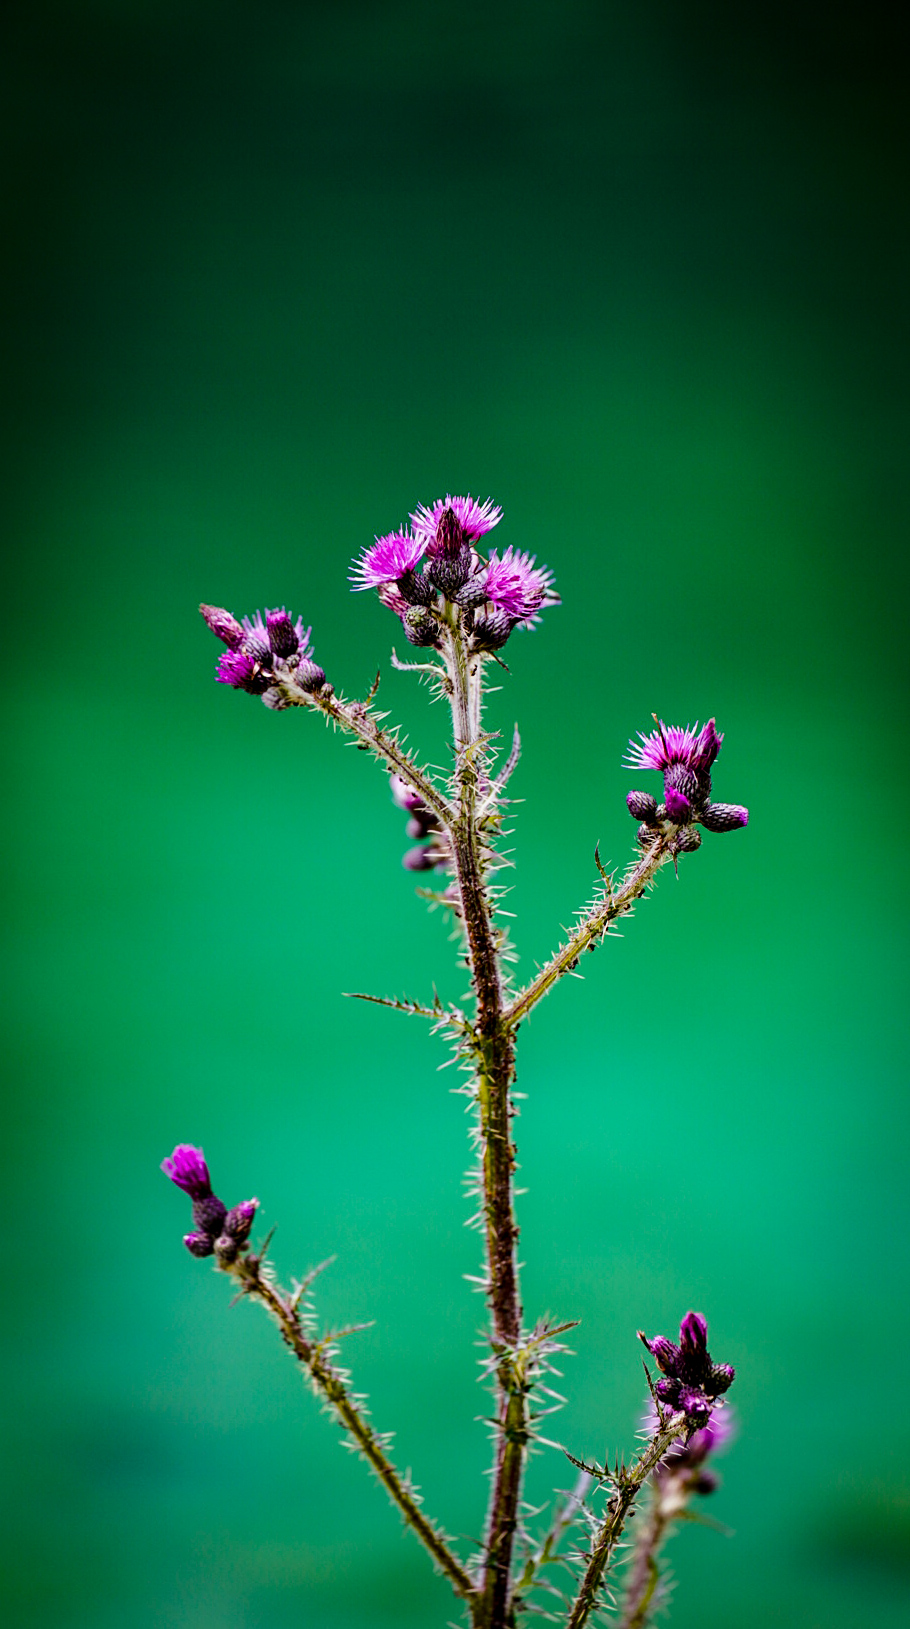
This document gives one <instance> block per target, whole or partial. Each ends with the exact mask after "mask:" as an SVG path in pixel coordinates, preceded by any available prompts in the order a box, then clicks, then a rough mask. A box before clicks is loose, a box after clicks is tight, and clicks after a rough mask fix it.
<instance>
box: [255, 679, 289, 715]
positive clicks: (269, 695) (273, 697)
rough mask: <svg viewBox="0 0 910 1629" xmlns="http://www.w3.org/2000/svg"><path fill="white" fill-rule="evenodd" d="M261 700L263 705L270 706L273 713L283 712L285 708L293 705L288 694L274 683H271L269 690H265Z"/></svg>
mask: <svg viewBox="0 0 910 1629" xmlns="http://www.w3.org/2000/svg"><path fill="white" fill-rule="evenodd" d="M261 700H262V705H263V707H268V708H269V710H270V712H273V713H283V712H284V711H285V708H287V707H290V706H291V703H290V702H289V701H288V698H287V696H285V695H284V694H283V693H282V691H280V690H279V689H278V688H277V686H275V685H274V684H270V685H269V688H268V690H263V692H262V697H261Z"/></svg>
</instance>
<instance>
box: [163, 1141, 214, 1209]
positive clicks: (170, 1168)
mask: <svg viewBox="0 0 910 1629" xmlns="http://www.w3.org/2000/svg"><path fill="white" fill-rule="evenodd" d="M161 1169H162V1171H163V1172H164V1174H165V1176H167V1177H170V1179H171V1181H172V1182H173V1183H175V1184H176V1186H177V1187H178V1188H182V1189H183V1191H184V1193H188V1194H189V1196H190V1198H191V1199H209V1198H210V1197H211V1193H212V1184H211V1179H210V1177H209V1168H208V1166H207V1165H206V1163H205V1155H204V1154H203V1152H202V1149H201V1148H194V1147H193V1144H192V1143H178V1144H177V1147H176V1148H175V1149H174V1152H173V1154H169V1155H168V1157H167V1159H164V1160H162V1161H161Z"/></svg>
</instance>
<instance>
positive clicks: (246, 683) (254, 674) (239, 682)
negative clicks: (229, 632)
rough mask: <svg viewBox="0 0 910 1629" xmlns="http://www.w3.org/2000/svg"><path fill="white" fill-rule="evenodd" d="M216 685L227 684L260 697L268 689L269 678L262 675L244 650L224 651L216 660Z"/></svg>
mask: <svg viewBox="0 0 910 1629" xmlns="http://www.w3.org/2000/svg"><path fill="white" fill-rule="evenodd" d="M215 680H216V683H218V684H229V685H231V686H232V687H233V688H234V689H235V690H246V691H248V692H249V694H250V695H251V696H261V695H263V694H264V692H265V691H266V690H268V688H269V684H270V678H269V676H268V675H267V674H265V673H263V671H262V666H261V664H260V662H259V661H258V659H257V658H256V657H255V656H250V655H249V654H248V652H247V651H245V650H226V651H225V653H224V655H223V656H219V658H218V670H217V672H216V674H215Z"/></svg>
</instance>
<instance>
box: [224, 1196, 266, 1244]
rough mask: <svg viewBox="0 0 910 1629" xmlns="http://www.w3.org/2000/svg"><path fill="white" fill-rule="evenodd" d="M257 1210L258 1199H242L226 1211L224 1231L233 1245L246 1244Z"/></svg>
mask: <svg viewBox="0 0 910 1629" xmlns="http://www.w3.org/2000/svg"><path fill="white" fill-rule="evenodd" d="M258 1209H259V1200H258V1199H244V1200H241V1203H240V1204H239V1205H235V1206H234V1208H233V1210H229V1211H228V1213H227V1215H226V1217H225V1218H224V1231H225V1233H226V1234H227V1237H228V1238H229V1239H233V1240H234V1242H235V1244H245V1243H246V1241H247V1239H248V1238H249V1236H250V1230H251V1228H252V1226H253V1221H254V1219H255V1216H256V1212H257V1210H258Z"/></svg>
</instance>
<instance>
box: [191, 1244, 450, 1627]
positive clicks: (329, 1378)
mask: <svg viewBox="0 0 910 1629" xmlns="http://www.w3.org/2000/svg"><path fill="white" fill-rule="evenodd" d="M223 1271H225V1272H228V1273H230V1274H231V1275H232V1276H233V1277H234V1278H236V1279H237V1280H238V1281H239V1284H240V1293H241V1295H244V1296H249V1297H251V1298H252V1299H253V1300H256V1301H260V1302H261V1303H262V1305H263V1306H264V1307H265V1308H266V1309H267V1310H268V1311H269V1312H270V1313H271V1315H272V1317H273V1318H274V1320H275V1322H276V1323H277V1325H278V1327H279V1329H280V1330H281V1335H282V1339H283V1340H284V1342H285V1345H286V1346H289V1347H290V1349H291V1351H292V1352H293V1354H294V1356H295V1357H296V1358H297V1360H298V1362H299V1363H301V1364H302V1365H303V1367H304V1368H305V1369H306V1371H307V1374H308V1375H309V1378H310V1381H311V1384H312V1386H313V1389H314V1390H315V1391H316V1392H318V1393H320V1394H321V1395H322V1397H323V1398H324V1399H325V1401H326V1403H327V1404H328V1405H329V1406H330V1408H331V1409H332V1410H333V1411H334V1413H335V1414H336V1415H337V1417H338V1419H339V1421H340V1423H341V1424H342V1425H343V1426H344V1429H345V1430H346V1431H347V1433H348V1435H349V1436H350V1437H351V1439H352V1441H353V1442H354V1444H355V1445H356V1447H357V1449H358V1450H359V1452H360V1453H361V1454H362V1455H363V1457H364V1459H365V1460H366V1461H367V1463H368V1464H369V1465H370V1466H371V1467H372V1469H373V1470H374V1471H375V1473H376V1475H377V1476H378V1478H379V1480H380V1482H381V1483H382V1485H383V1487H384V1488H385V1490H386V1492H387V1493H388V1495H389V1497H390V1498H391V1500H392V1502H393V1504H396V1505H397V1506H398V1508H399V1510H400V1511H401V1514H402V1516H403V1517H404V1520H405V1524H406V1525H407V1526H408V1527H411V1528H413V1530H414V1532H415V1534H416V1535H417V1537H418V1539H419V1540H420V1542H421V1544H422V1545H423V1546H424V1548H425V1549H426V1550H428V1551H429V1553H430V1555H431V1556H432V1558H433V1560H434V1561H435V1563H436V1565H437V1567H438V1568H439V1569H440V1571H441V1572H444V1573H445V1575H446V1577H447V1578H448V1580H449V1582H450V1584H451V1585H452V1588H453V1590H454V1591H455V1594H456V1595H458V1596H459V1597H461V1599H463V1600H468V1599H470V1597H471V1596H472V1595H474V1593H475V1586H474V1584H473V1582H472V1580H471V1578H470V1576H469V1574H468V1573H467V1572H466V1571H465V1569H464V1567H463V1566H462V1565H461V1562H460V1561H459V1560H458V1558H457V1557H456V1556H455V1555H453V1553H452V1551H451V1550H450V1549H449V1546H448V1544H447V1543H446V1540H445V1538H444V1537H443V1535H442V1534H441V1533H440V1532H438V1531H437V1529H436V1528H435V1527H434V1526H433V1524H432V1523H431V1522H430V1521H428V1520H427V1518H426V1516H424V1514H423V1512H422V1511H421V1509H420V1505H419V1503H418V1501H417V1498H416V1496H415V1494H414V1492H413V1490H412V1489H411V1488H409V1487H408V1486H407V1485H406V1484H405V1482H403V1481H402V1479H401V1477H400V1476H399V1474H398V1472H397V1471H396V1469H395V1467H394V1465H393V1464H392V1462H391V1460H390V1459H389V1457H388V1454H387V1453H386V1452H385V1448H384V1446H383V1441H382V1438H381V1437H380V1436H379V1434H378V1433H377V1432H375V1431H374V1430H373V1427H372V1426H371V1425H370V1423H369V1421H368V1420H367V1419H366V1418H365V1416H364V1413H363V1411H362V1409H360V1408H358V1406H357V1404H356V1403H355V1401H354V1399H353V1398H352V1396H351V1394H350V1392H349V1391H348V1389H347V1386H346V1385H345V1383H344V1380H343V1379H342V1376H341V1375H340V1374H339V1373H338V1371H337V1369H335V1368H334V1367H333V1365H332V1362H331V1359H330V1357H329V1354H328V1352H327V1350H326V1342H325V1341H314V1340H311V1339H309V1338H308V1336H307V1333H306V1332H305V1328H304V1324H303V1321H302V1319H301V1317H300V1314H299V1312H298V1310H297V1306H298V1299H299V1298H298V1297H288V1296H285V1295H283V1294H282V1293H281V1291H280V1290H279V1289H278V1288H277V1287H276V1285H274V1284H273V1283H271V1282H270V1281H269V1279H267V1278H266V1277H265V1276H264V1275H263V1272H262V1262H261V1258H260V1257H258V1256H252V1255H251V1256H246V1255H241V1256H239V1257H238V1259H237V1260H236V1261H235V1262H233V1263H231V1264H230V1266H227V1265H226V1266H224V1268H223Z"/></svg>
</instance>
